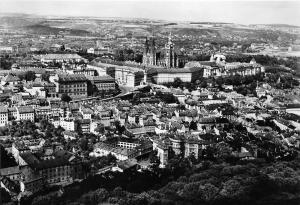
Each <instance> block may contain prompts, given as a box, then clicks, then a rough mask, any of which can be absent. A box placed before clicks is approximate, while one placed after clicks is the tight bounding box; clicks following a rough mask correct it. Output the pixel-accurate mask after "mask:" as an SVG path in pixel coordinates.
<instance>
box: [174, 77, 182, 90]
mask: <svg viewBox="0 0 300 205" xmlns="http://www.w3.org/2000/svg"><path fill="white" fill-rule="evenodd" d="M181 85H182V80H181V79H180V78H175V79H174V83H173V86H174V87H176V88H177V87H180V86H181Z"/></svg>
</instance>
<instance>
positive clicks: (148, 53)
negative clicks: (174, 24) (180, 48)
mask: <svg viewBox="0 0 300 205" xmlns="http://www.w3.org/2000/svg"><path fill="white" fill-rule="evenodd" d="M185 62H186V60H185V58H183V55H182V54H181V55H178V54H177V53H176V52H175V47H174V43H173V42H172V38H171V34H170V36H169V38H168V42H167V43H166V44H165V47H164V48H163V49H162V50H161V51H159V52H157V50H156V45H155V39H154V37H151V38H150V39H148V38H146V41H145V47H144V53H143V64H144V65H146V66H159V67H165V68H178V67H183V66H184V64H185Z"/></svg>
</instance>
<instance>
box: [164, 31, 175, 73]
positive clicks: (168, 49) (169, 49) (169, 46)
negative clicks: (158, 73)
mask: <svg viewBox="0 0 300 205" xmlns="http://www.w3.org/2000/svg"><path fill="white" fill-rule="evenodd" d="M165 66H166V67H167V68H174V67H176V60H175V52H174V44H173V42H172V37H171V33H170V35H169V40H168V42H167V43H166V45H165Z"/></svg>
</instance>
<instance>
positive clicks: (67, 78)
mask: <svg viewBox="0 0 300 205" xmlns="http://www.w3.org/2000/svg"><path fill="white" fill-rule="evenodd" d="M86 80H87V79H86V77H85V75H83V74H70V75H58V81H59V82H74V81H86Z"/></svg>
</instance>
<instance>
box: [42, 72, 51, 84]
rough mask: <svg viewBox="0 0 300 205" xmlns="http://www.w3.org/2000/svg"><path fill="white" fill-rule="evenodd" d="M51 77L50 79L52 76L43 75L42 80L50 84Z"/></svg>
mask: <svg viewBox="0 0 300 205" xmlns="http://www.w3.org/2000/svg"><path fill="white" fill-rule="evenodd" d="M49 77H50V74H48V73H43V74H42V80H44V81H47V82H49Z"/></svg>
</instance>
